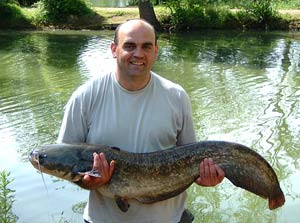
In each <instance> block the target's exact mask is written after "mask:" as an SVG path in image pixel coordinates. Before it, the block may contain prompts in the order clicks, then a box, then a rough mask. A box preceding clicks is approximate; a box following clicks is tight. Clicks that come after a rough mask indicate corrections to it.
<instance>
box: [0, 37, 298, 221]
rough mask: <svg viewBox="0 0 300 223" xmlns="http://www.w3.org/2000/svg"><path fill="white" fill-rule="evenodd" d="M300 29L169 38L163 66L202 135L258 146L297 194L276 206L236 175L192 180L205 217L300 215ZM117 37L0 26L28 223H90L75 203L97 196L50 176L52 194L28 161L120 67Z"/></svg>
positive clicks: (10, 151) (4, 153)
mask: <svg viewBox="0 0 300 223" xmlns="http://www.w3.org/2000/svg"><path fill="white" fill-rule="evenodd" d="M295 35H296V34H293V35H289V34H287V33H256V32H253V33H238V32H208V33H202V32H199V33H189V34H180V35H175V34H171V35H167V34H163V35H161V36H160V39H159V43H160V54H159V60H158V61H157V63H156V65H155V66H154V70H155V71H157V72H158V73H160V74H161V75H162V76H165V77H167V78H169V79H171V80H173V81H175V82H177V83H180V84H181V85H183V86H184V88H185V89H186V90H187V91H188V93H189V95H190V97H191V100H192V105H193V112H194V113H193V115H194V121H195V127H196V131H197V137H198V139H199V140H200V139H223V140H228V141H237V142H240V143H243V144H246V145H249V146H251V147H253V148H254V149H255V150H257V151H258V152H259V153H261V154H262V155H263V156H264V157H265V158H266V159H267V160H268V161H269V162H270V163H271V165H272V166H273V167H274V169H275V171H276V172H277V173H278V176H279V178H280V181H281V185H282V187H283V190H284V192H285V193H286V198H287V204H286V205H285V206H284V207H283V208H282V209H280V210H279V211H269V210H267V201H265V200H263V199H261V198H259V197H257V196H254V195H253V194H250V193H248V192H245V191H244V190H241V189H238V188H236V187H234V186H232V185H231V183H230V182H229V181H225V183H223V184H222V185H220V186H218V187H216V188H202V187H196V186H192V187H191V188H190V189H189V195H190V196H189V200H188V207H189V208H190V209H191V210H192V212H193V213H194V214H195V216H196V219H197V220H196V222H249V223H251V222H253V221H254V220H253V219H255V221H259V222H289V223H290V222H295V221H294V219H295V217H294V216H293V215H290V216H287V215H286V213H293V214H296V215H298V218H299V217H300V215H299V213H294V212H293V211H292V210H293V209H294V208H297V207H298V208H299V206H300V202H299V199H300V191H299V188H300V185H299V184H300V181H299V180H298V179H299V177H300V172H299V161H300V151H299V149H298V147H299V144H300V138H299V135H300V125H299V119H300V113H299V110H300V102H299V96H300V72H299V71H300V56H299V55H300V42H299V39H298V40H297V39H296V38H294V37H295ZM112 37H113V33H112V32H110V31H105V32H63V31H57V32H51V33H46V32H14V33H10V32H0V58H1V60H0V67H1V70H0V141H1V147H0V154H1V156H0V163H1V167H2V166H4V169H7V170H12V171H11V172H12V177H13V178H15V179H16V181H15V182H14V187H15V189H16V190H17V195H16V197H17V201H16V204H15V207H14V211H15V213H16V214H17V215H18V216H19V218H20V222H27V221H30V222H34V221H35V220H34V219H35V217H36V216H43V217H42V218H39V222H40V221H43V222H58V221H59V220H65V221H70V222H81V216H80V215H81V214H80V213H79V214H78V211H77V212H76V211H74V212H75V213H74V212H73V211H72V207H77V204H81V203H82V202H85V200H86V198H87V194H86V193H85V192H83V191H82V190H80V189H78V188H77V187H76V186H73V185H72V184H69V183H67V182H63V181H58V180H57V179H54V178H51V177H48V176H45V180H46V185H47V188H48V190H49V194H50V193H51V197H47V195H45V188H44V185H43V183H42V180H41V177H40V175H38V174H36V172H35V170H34V169H33V168H32V167H31V166H30V164H29V163H28V162H22V160H26V159H27V154H28V152H29V151H30V150H31V149H32V148H34V147H35V146H36V145H40V144H44V143H53V142H55V140H56V137H57V133H58V130H59V127H60V122H61V118H62V113H63V107H64V105H65V103H66V101H67V100H68V98H69V96H70V94H71V93H72V92H73V90H74V89H75V88H77V87H78V86H79V85H80V84H81V83H83V82H84V81H86V80H87V79H88V78H90V77H92V76H95V75H99V74H100V73H101V71H103V70H107V69H110V68H111V66H113V62H112V60H111V54H110V49H109V46H110V43H111V40H112ZM183 43H184V44H183ZM2 168H3V167H2ZM24 185H26V186H25V187H24ZM37 192H38V193H37ZM52 194H53V196H52ZM62 194H63V196H62ZM58 201H59V202H58ZM66 202H67V204H66ZM25 204H28V205H27V206H28V207H27V206H26V205H25ZM42 206H43V207H45V208H44V209H43V208H37V207H42ZM47 207H51V208H47ZM52 207H53V208H52ZM33 209H35V210H37V209H38V210H37V211H36V212H35V213H33V212H32V211H31V210H33ZM62 212H63V213H64V214H63V215H62ZM79 212H80V211H79Z"/></svg>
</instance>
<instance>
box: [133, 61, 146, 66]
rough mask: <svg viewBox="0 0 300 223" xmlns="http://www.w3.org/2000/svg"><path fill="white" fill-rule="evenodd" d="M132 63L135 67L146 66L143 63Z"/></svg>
mask: <svg viewBox="0 0 300 223" xmlns="http://www.w3.org/2000/svg"><path fill="white" fill-rule="evenodd" d="M130 63H131V64H132V65H135V66H144V65H145V64H144V63H143V62H137V61H131V62H130Z"/></svg>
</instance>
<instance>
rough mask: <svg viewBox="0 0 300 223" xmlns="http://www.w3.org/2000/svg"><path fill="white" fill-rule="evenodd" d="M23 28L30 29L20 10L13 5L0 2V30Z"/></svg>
mask: <svg viewBox="0 0 300 223" xmlns="http://www.w3.org/2000/svg"><path fill="white" fill-rule="evenodd" d="M6 2H8V1H6ZM23 27H31V24H30V22H29V21H28V19H27V18H26V16H25V15H24V14H23V12H22V9H21V8H20V7H19V6H18V5H16V4H14V3H1V2H0V28H23Z"/></svg>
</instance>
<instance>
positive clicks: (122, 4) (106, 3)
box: [89, 0, 130, 7]
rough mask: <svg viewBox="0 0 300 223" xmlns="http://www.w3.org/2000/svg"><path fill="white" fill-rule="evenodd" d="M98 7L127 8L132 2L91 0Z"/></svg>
mask: <svg viewBox="0 0 300 223" xmlns="http://www.w3.org/2000/svg"><path fill="white" fill-rule="evenodd" d="M89 1H90V2H91V3H92V5H93V6H96V7H126V6H128V5H129V3H130V0H112V1H111V0H89Z"/></svg>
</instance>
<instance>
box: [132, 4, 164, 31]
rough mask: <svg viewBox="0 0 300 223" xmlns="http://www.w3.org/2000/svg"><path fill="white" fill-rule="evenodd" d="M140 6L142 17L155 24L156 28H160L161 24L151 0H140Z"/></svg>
mask: <svg viewBox="0 0 300 223" xmlns="http://www.w3.org/2000/svg"><path fill="white" fill-rule="evenodd" d="M138 6H139V13H140V18H141V19H145V20H146V21H148V22H149V23H150V24H152V25H153V26H154V28H155V29H156V30H160V29H161V26H160V23H159V22H158V20H157V18H156V15H155V12H154V8H153V6H152V3H151V0H139V2H138Z"/></svg>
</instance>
